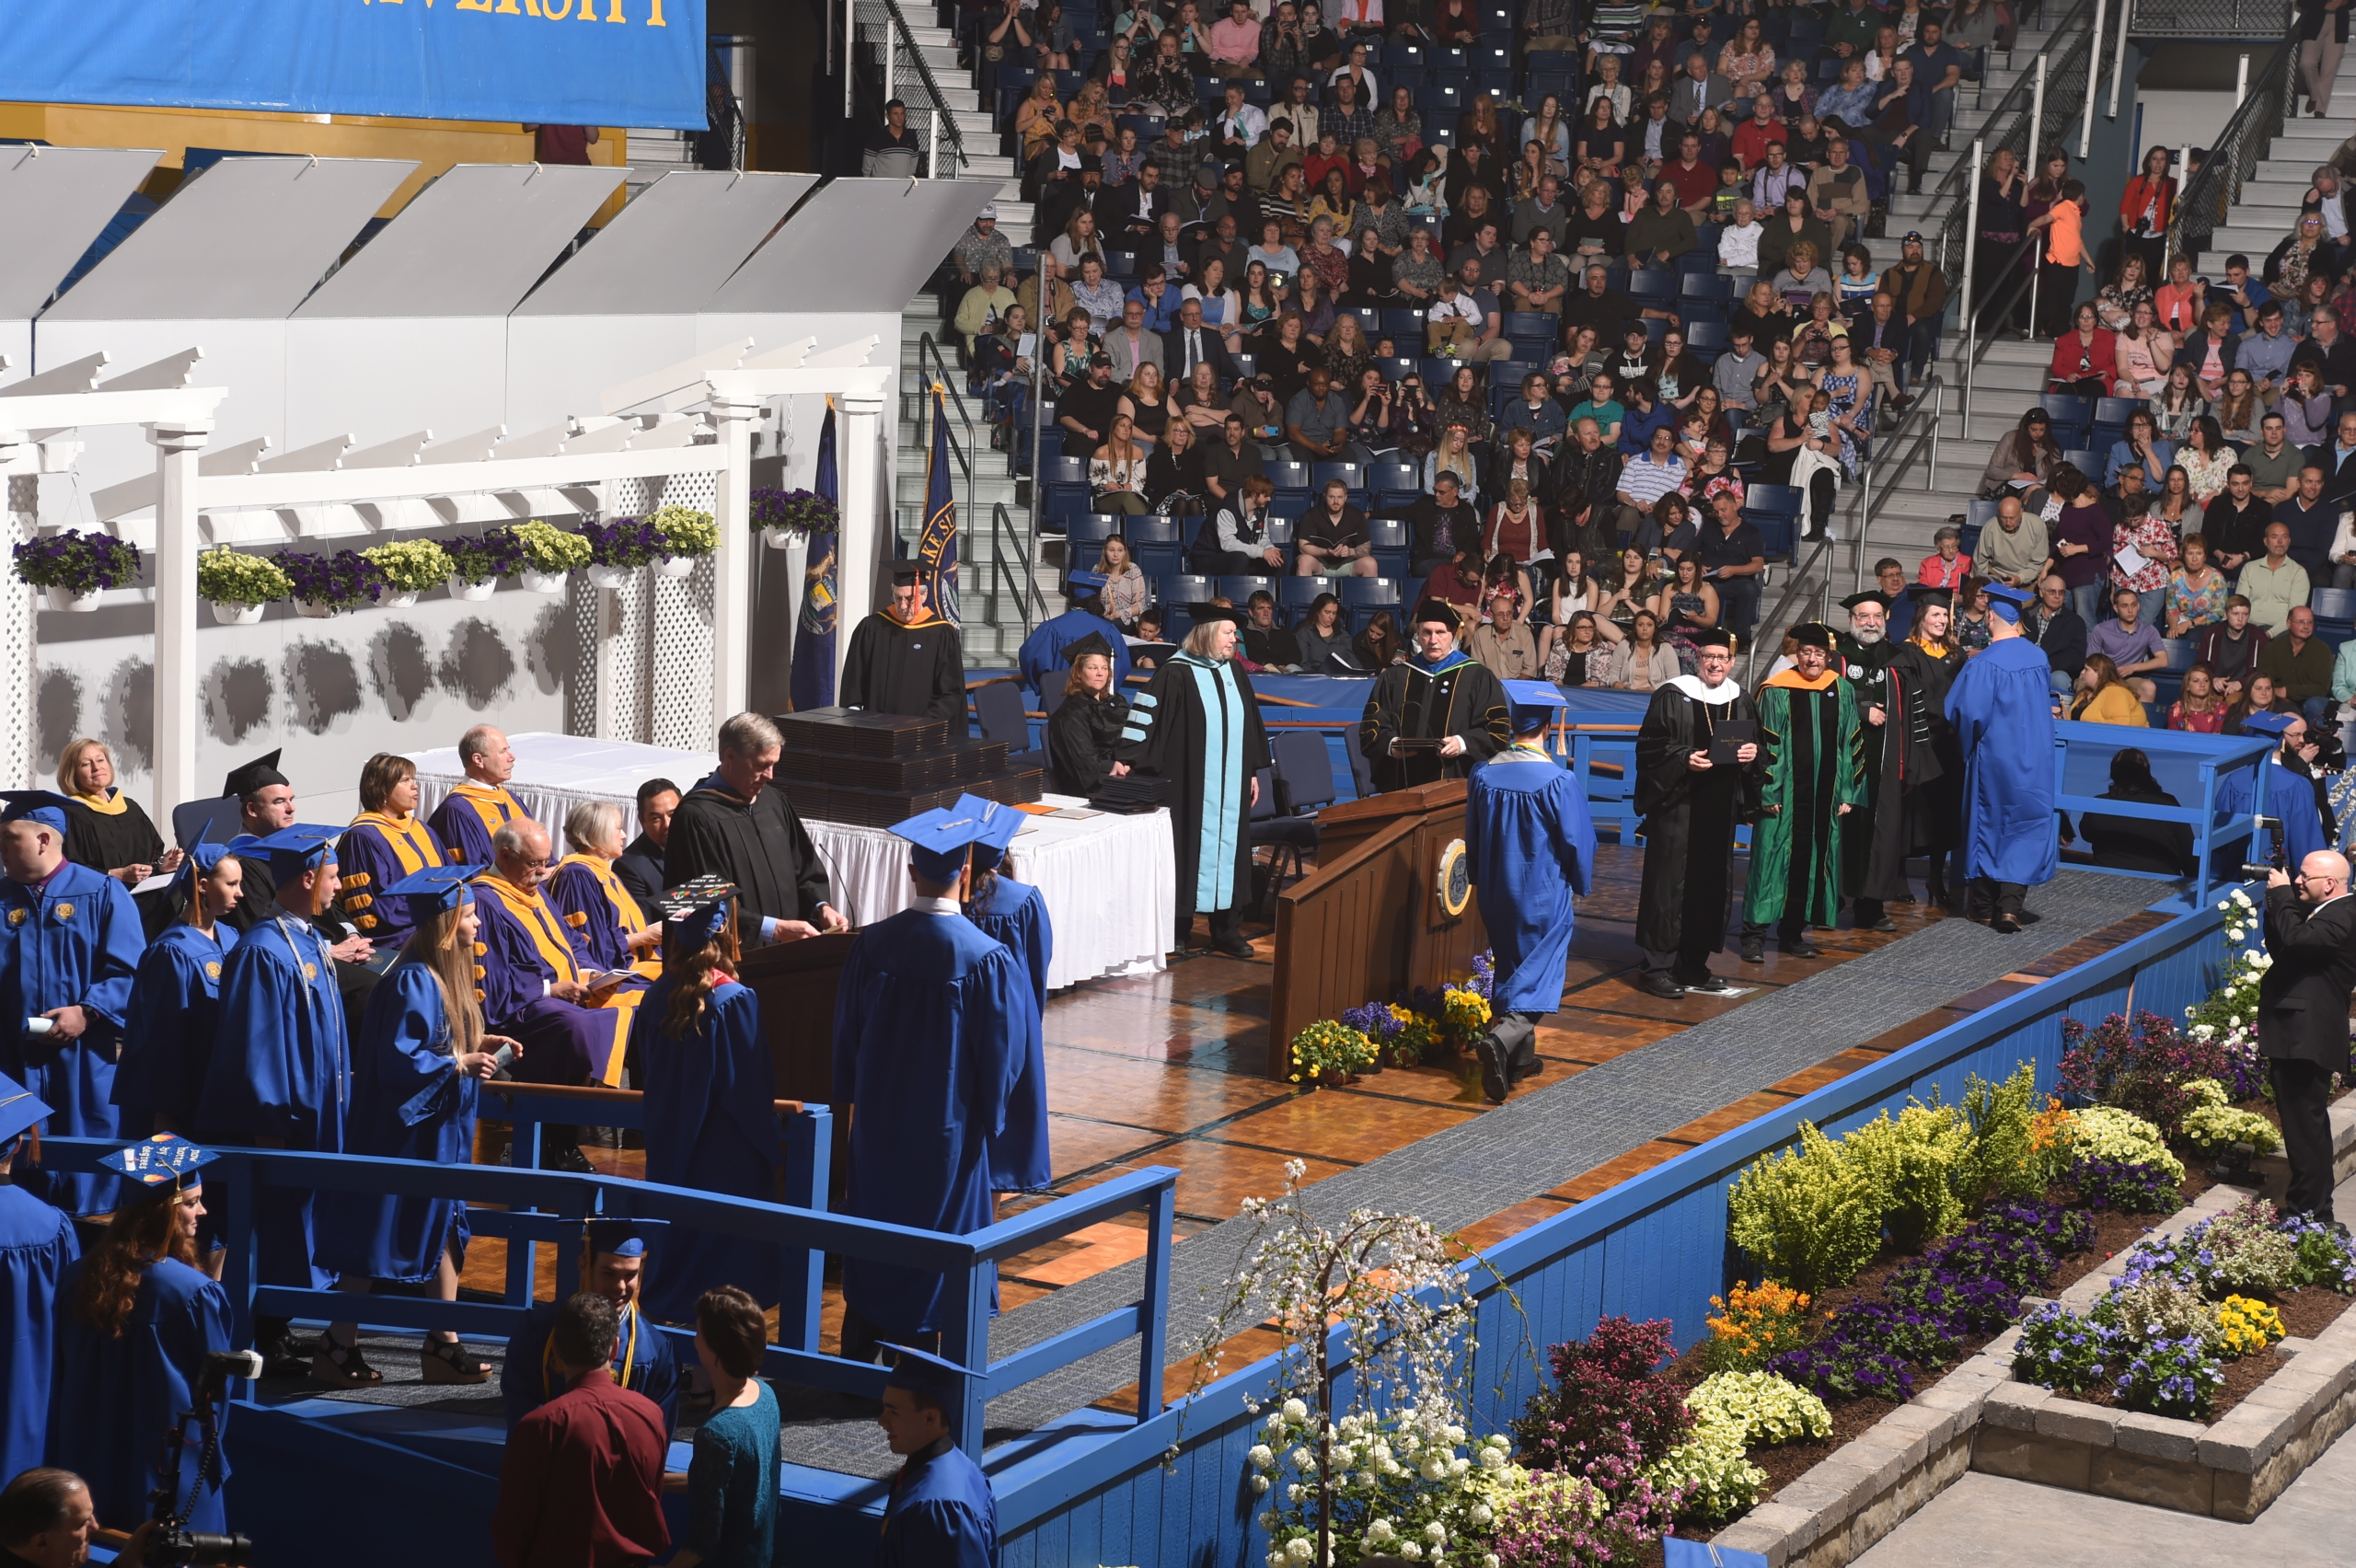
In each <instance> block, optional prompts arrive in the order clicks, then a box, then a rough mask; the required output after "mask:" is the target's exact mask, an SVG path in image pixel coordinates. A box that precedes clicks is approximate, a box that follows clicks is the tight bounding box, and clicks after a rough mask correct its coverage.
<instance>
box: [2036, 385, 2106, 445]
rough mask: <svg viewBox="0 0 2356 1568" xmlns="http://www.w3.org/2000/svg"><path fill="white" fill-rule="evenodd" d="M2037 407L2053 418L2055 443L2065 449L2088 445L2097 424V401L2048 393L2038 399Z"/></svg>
mask: <svg viewBox="0 0 2356 1568" xmlns="http://www.w3.org/2000/svg"><path fill="white" fill-rule="evenodd" d="M2037 406H2038V408H2040V409H2044V410H2045V411H2046V412H2047V413H2048V414H2050V415H2051V416H2052V417H2053V439H2054V440H2055V441H2057V442H2059V443H2060V444H2061V445H2063V446H2065V447H2067V446H2084V445H2085V444H2086V442H2087V438H2088V436H2089V435H2090V434H2091V433H2092V432H2093V430H2094V424H2095V400H2094V399H2093V398H2073V397H2072V396H2070V395H2069V394H2067V393H2064V392H2048V393H2046V394H2045V395H2044V396H2043V397H2041V398H2038V400H2037Z"/></svg>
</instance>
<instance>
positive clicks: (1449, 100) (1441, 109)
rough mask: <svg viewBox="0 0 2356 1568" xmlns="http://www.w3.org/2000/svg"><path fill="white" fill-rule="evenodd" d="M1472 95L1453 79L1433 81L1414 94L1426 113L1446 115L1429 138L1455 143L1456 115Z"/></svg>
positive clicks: (1462, 110) (1465, 78)
mask: <svg viewBox="0 0 2356 1568" xmlns="http://www.w3.org/2000/svg"><path fill="white" fill-rule="evenodd" d="M1457 52H1458V53H1459V54H1461V53H1463V51H1462V50H1461V49H1460V50H1458V51H1457ZM1464 80H1465V81H1470V80H1471V77H1470V75H1466V76H1465V77H1464ZM1471 99H1472V94H1470V93H1468V92H1466V91H1465V90H1464V86H1462V84H1461V83H1459V82H1454V81H1449V82H1434V83H1433V84H1432V85H1431V86H1428V87H1426V88H1425V89H1424V90H1423V91H1422V92H1420V93H1418V94H1416V95H1415V102H1416V105H1417V107H1418V108H1420V109H1422V110H1423V111H1424V113H1425V114H1426V115H1427V116H1428V115H1435V114H1438V115H1445V116H1447V117H1448V123H1446V124H1444V125H1441V126H1439V127H1438V128H1437V129H1433V130H1432V135H1431V140H1433V141H1435V142H1440V143H1444V144H1447V145H1449V146H1451V147H1452V146H1454V145H1455V144H1456V117H1457V116H1458V115H1460V114H1461V113H1463V112H1464V106H1465V105H1466V104H1467V103H1468V102H1470V101H1471ZM1427 128H1428V127H1427ZM1443 133H1445V134H1443Z"/></svg>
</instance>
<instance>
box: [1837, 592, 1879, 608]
mask: <svg viewBox="0 0 2356 1568" xmlns="http://www.w3.org/2000/svg"><path fill="white" fill-rule="evenodd" d="M1858 605H1878V606H1879V607H1880V608H1882V609H1884V610H1888V608H1889V595H1888V594H1885V593H1883V592H1882V591H1881V590H1880V589H1878V588H1868V589H1866V590H1865V592H1864V593H1862V594H1850V595H1849V596H1848V597H1847V598H1845V599H1843V600H1842V601H1841V607H1842V609H1844V610H1854V609H1855V608H1856V607H1857V606H1858Z"/></svg>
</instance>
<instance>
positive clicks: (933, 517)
mask: <svg viewBox="0 0 2356 1568" xmlns="http://www.w3.org/2000/svg"><path fill="white" fill-rule="evenodd" d="M947 411H948V410H947V407H946V404H945V401H944V391H943V388H942V387H941V384H940V383H939V382H935V383H934V384H933V387H932V450H931V452H930V454H929V455H927V456H926V458H925V466H924V531H923V532H922V533H921V534H919V535H918V536H917V571H918V574H919V577H920V578H921V580H922V582H923V583H924V593H925V602H926V603H927V604H929V605H931V606H932V609H933V613H934V614H936V615H938V616H939V617H941V619H942V620H945V621H947V622H949V624H950V625H952V626H954V625H956V624H957V503H956V502H955V501H953V499H951V496H950V490H949V475H950V463H949V421H948V419H947V417H946V415H947Z"/></svg>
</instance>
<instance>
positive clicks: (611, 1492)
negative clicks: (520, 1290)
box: [491, 1291, 671, 1568]
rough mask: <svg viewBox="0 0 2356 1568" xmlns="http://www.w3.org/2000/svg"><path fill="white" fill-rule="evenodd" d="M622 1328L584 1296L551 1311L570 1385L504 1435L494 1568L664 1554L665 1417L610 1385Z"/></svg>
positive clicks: (617, 1564)
mask: <svg viewBox="0 0 2356 1568" xmlns="http://www.w3.org/2000/svg"><path fill="white" fill-rule="evenodd" d="M620 1324H621V1320H620V1318H619V1316H618V1314H617V1313H616V1311H615V1309H614V1304H613V1303H612V1302H611V1301H608V1300H606V1298H605V1297H602V1296H593V1295H590V1294H589V1293H587V1292H585V1291H584V1292H583V1293H582V1294H581V1295H578V1296H575V1297H572V1299H571V1300H570V1301H567V1302H566V1303H565V1304H564V1308H563V1310H561V1311H560V1312H559V1313H558V1314H557V1319H556V1326H555V1328H554V1329H553V1330H552V1331H551V1332H550V1333H549V1357H550V1358H551V1359H552V1360H553V1361H554V1362H555V1363H556V1365H557V1366H558V1368H559V1369H560V1371H561V1372H562V1373H563V1375H564V1377H565V1378H566V1380H567V1381H568V1382H569V1383H570V1384H571V1387H569V1388H568V1389H565V1391H564V1392H563V1393H561V1394H559V1395H558V1396H557V1397H556V1398H555V1399H553V1400H550V1401H549V1402H548V1403H546V1404H544V1405H542V1406H540V1408H539V1409H537V1410H536V1411H534V1412H532V1413H531V1414H529V1415H527V1416H525V1418H524V1419H523V1420H521V1421H519V1422H517V1423H516V1424H515V1429H514V1431H513V1432H511V1433H509V1434H508V1435H507V1454H506V1458H504V1460H503V1461H502V1463H501V1466H500V1471H499V1511H498V1512H497V1513H496V1514H495V1515H493V1516H492V1517H491V1551H492V1554H493V1555H494V1556H495V1557H497V1558H498V1560H499V1564H500V1568H637V1565H638V1564H640V1563H644V1562H653V1560H654V1559H655V1558H657V1557H660V1556H662V1555H663V1554H664V1552H666V1551H669V1550H670V1546H671V1532H670V1530H669V1528H667V1527H665V1526H664V1522H663V1504H662V1498H661V1495H660V1493H661V1491H662V1486H663V1459H664V1450H665V1448H666V1447H667V1445H666V1444H665V1442H664V1435H663V1411H662V1407H660V1406H659V1405H657V1404H655V1402H654V1401H653V1400H650V1399H648V1398H647V1397H646V1396H645V1395H643V1394H637V1393H632V1392H631V1391H630V1390H629V1389H623V1388H618V1387H617V1386H616V1385H615V1383H614V1377H613V1373H612V1372H611V1371H609V1370H608V1369H607V1364H608V1363H610V1362H611V1361H612V1360H613V1356H614V1340H615V1336H616V1334H617V1333H618V1331H619V1329H620Z"/></svg>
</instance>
